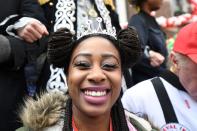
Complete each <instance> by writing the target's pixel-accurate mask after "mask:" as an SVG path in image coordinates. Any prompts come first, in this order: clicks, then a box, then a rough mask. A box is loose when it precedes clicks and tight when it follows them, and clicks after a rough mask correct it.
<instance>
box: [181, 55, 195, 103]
mask: <svg viewBox="0 0 197 131" xmlns="http://www.w3.org/2000/svg"><path fill="white" fill-rule="evenodd" d="M178 67H179V68H178V76H179V80H180V82H181V84H182V85H183V87H184V88H185V89H186V90H187V91H188V93H189V94H190V96H191V97H192V98H193V99H195V100H196V101H197V63H195V62H193V61H192V60H191V59H189V58H188V60H187V61H186V62H185V64H180V62H179V64H178Z"/></svg>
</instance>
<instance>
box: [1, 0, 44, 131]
mask: <svg viewBox="0 0 197 131" xmlns="http://www.w3.org/2000/svg"><path fill="white" fill-rule="evenodd" d="M0 5H1V8H0V12H1V13H0V22H2V21H3V20H4V19H6V17H8V16H10V15H15V14H17V15H18V17H15V18H14V19H12V20H9V21H8V22H7V23H5V24H4V25H2V26H0V34H1V35H4V36H6V37H7V38H8V40H9V43H10V47H11V55H10V58H9V59H8V60H7V61H5V62H4V63H0V130H1V131H14V130H15V129H16V128H18V127H19V126H21V125H20V123H19V122H18V121H19V119H17V115H16V114H17V111H19V109H18V105H19V104H20V102H21V101H22V99H23V97H24V95H25V93H26V80H25V76H24V65H25V64H26V62H27V49H31V48H32V49H35V50H34V51H36V48H40V47H38V46H37V45H38V44H37V45H36V44H28V43H26V42H24V41H22V40H20V39H18V38H15V37H12V36H8V35H7V34H6V32H5V29H6V27H7V25H9V24H13V23H14V22H16V21H17V20H18V19H19V18H20V17H24V16H26V17H33V18H36V19H38V20H40V21H41V22H42V23H45V18H44V15H43V13H42V9H41V8H40V6H39V4H38V3H37V0H1V1H0ZM40 52H41V50H39V51H38V52H37V51H36V54H37V55H39V53H40Z"/></svg>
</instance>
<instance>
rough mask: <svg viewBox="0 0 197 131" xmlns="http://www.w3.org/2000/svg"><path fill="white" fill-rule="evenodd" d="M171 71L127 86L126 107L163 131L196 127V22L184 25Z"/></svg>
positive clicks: (174, 49)
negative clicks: (129, 86) (132, 85)
mask: <svg viewBox="0 0 197 131" xmlns="http://www.w3.org/2000/svg"><path fill="white" fill-rule="evenodd" d="M170 60H171V63H172V65H171V70H170V71H166V72H164V73H162V74H161V75H160V77H155V78H153V79H149V80H146V81H143V82H140V83H139V84H137V85H135V86H134V87H132V88H130V89H128V90H127V91H126V92H125V93H124V95H123V97H122V103H123V106H124V108H125V109H127V110H128V111H131V112H133V113H136V114H139V115H140V116H146V118H148V120H149V121H150V122H151V123H152V124H153V125H154V126H156V127H158V128H160V130H162V131H169V130H176V131H179V130H180V131H182V130H184V131H189V130H190V131H196V130H197V121H196V118H197V113H196V111H197V23H196V22H194V23H191V24H188V25H186V26H185V27H183V28H182V29H181V30H180V31H179V33H178V35H177V38H176V40H175V43H174V47H173V51H172V52H171V54H170Z"/></svg>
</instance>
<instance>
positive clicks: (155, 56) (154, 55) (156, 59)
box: [149, 50, 165, 67]
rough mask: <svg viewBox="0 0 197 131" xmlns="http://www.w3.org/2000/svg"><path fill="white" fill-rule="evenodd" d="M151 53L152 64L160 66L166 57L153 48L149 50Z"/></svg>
mask: <svg viewBox="0 0 197 131" xmlns="http://www.w3.org/2000/svg"><path fill="white" fill-rule="evenodd" d="M149 54H150V64H151V65H152V66H153V67H158V66H160V65H161V64H162V63H163V62H164V60H165V57H164V56H162V55H161V54H160V53H158V52H155V51H153V50H150V51H149Z"/></svg>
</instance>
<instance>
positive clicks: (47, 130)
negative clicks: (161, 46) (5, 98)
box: [17, 92, 156, 131]
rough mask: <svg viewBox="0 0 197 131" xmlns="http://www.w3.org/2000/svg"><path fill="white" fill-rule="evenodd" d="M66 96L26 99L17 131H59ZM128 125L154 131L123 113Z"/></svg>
mask: <svg viewBox="0 0 197 131" xmlns="http://www.w3.org/2000/svg"><path fill="white" fill-rule="evenodd" d="M67 99H68V96H66V95H64V94H63V93H61V92H51V93H45V94H42V95H40V97H37V98H36V100H34V99H31V98H29V99H27V100H26V102H25V104H24V106H23V107H21V111H20V118H21V120H22V123H23V125H24V127H22V128H20V129H18V130H17V131H61V130H62V128H63V124H64V115H65V109H66V101H67ZM125 114H126V117H127V120H128V121H129V123H132V125H134V126H135V128H136V129H137V130H140V131H156V130H154V129H152V127H151V125H150V123H149V122H147V121H146V120H144V119H142V118H139V117H137V116H136V115H134V114H132V113H129V112H127V111H125Z"/></svg>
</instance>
